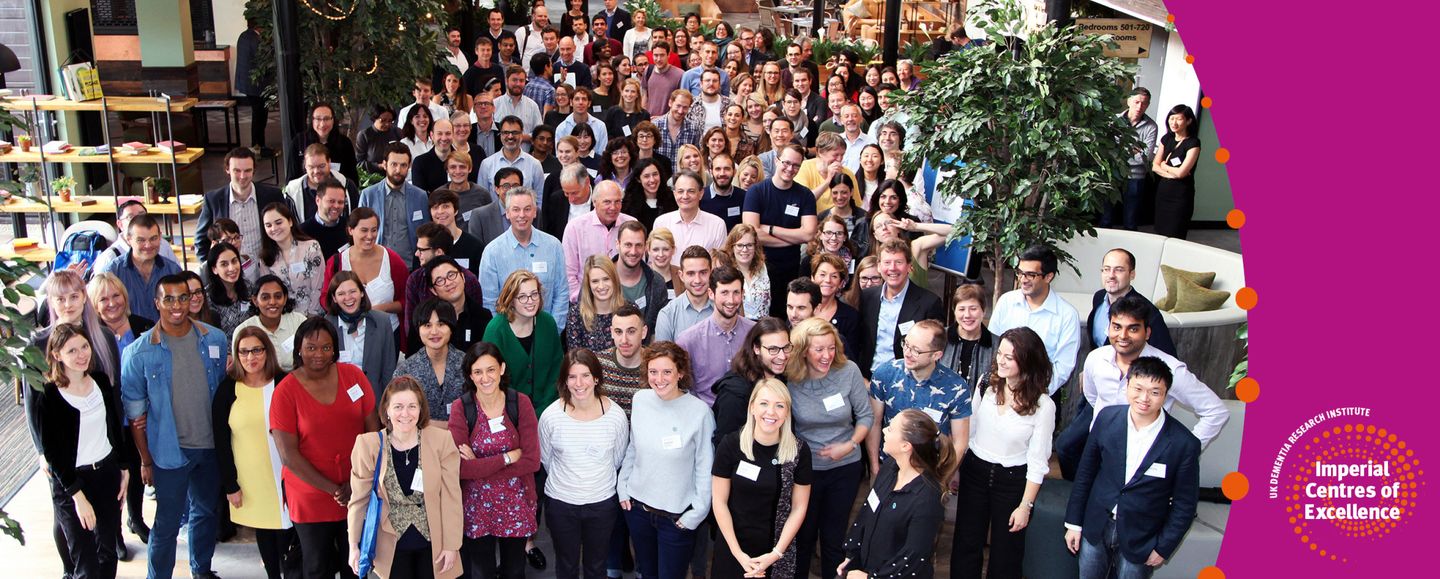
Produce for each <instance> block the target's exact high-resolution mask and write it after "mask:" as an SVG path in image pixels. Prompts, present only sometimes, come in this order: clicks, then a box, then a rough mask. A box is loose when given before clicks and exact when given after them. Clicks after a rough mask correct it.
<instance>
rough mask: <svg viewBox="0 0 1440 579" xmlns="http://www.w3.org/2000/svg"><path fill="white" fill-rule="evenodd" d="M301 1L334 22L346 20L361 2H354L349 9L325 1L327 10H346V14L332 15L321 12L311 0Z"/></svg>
mask: <svg viewBox="0 0 1440 579" xmlns="http://www.w3.org/2000/svg"><path fill="white" fill-rule="evenodd" d="M280 1H282V2H283V1H284V0H280ZM300 2H301V3H303V4H305V8H307V9H309V10H310V11H311V12H313V13H315V15H316V16H319V17H321V18H324V19H326V20H330V21H332V22H339V21H341V20H345V19H347V18H349V17H350V15H351V14H354V13H355V7H356V6H359V4H360V3H359V2H358V1H357V2H355V3H353V4H351V5H350V9H349V10H341V9H340V8H338V7H336V6H335V5H334V4H333V3H330V2H326V3H325V8H326V9H327V11H330V10H333V11H334V12H335V13H337V14H338V13H340V12H344V14H339V15H338V16H332V15H330V14H326V13H325V12H321V11H319V10H316V9H315V7H314V6H312V5H311V4H310V0H300Z"/></svg>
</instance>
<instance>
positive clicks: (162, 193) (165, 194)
mask: <svg viewBox="0 0 1440 579" xmlns="http://www.w3.org/2000/svg"><path fill="white" fill-rule="evenodd" d="M170 185H171V183H170V179H167V178H165V177H146V178H145V180H144V181H142V182H141V186H142V187H143V188H144V191H145V202H146V203H166V202H169V201H170V191H171V187H170Z"/></svg>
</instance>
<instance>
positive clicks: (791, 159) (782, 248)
mask: <svg viewBox="0 0 1440 579" xmlns="http://www.w3.org/2000/svg"><path fill="white" fill-rule="evenodd" d="M686 94H689V93H686ZM804 160H805V151H804V149H801V148H800V146H799V145H794V144H792V145H789V146H787V147H786V148H785V149H784V150H782V151H780V152H779V154H778V155H777V156H776V165H777V167H776V171H775V173H774V176H773V177H771V178H770V179H767V180H765V181H761V182H759V183H756V184H754V185H751V186H750V190H749V191H746V192H745V206H744V211H742V212H741V218H742V219H743V221H744V222H745V224H746V225H749V226H751V227H754V228H755V230H756V231H757V232H759V235H758V236H757V237H758V239H757V240H756V241H757V242H758V243H759V244H760V245H761V246H762V247H764V248H765V265H766V268H767V269H768V270H769V272H770V287H787V286H789V284H790V280H792V279H795V278H796V277H799V274H800V246H801V245H804V244H805V243H806V242H808V241H810V240H811V239H814V238H815V231H816V230H818V229H819V227H820V226H819V223H820V222H819V220H818V219H817V218H816V214H815V194H814V193H811V192H810V189H809V188H807V187H805V186H804V185H801V184H799V183H796V182H795V174H796V173H797V172H799V171H800V163H802V162H804ZM752 313H754V314H758V313H761V312H752ZM770 315H772V316H775V317H777V318H782V319H783V318H784V317H785V303H784V302H783V301H781V300H771V303H770Z"/></svg>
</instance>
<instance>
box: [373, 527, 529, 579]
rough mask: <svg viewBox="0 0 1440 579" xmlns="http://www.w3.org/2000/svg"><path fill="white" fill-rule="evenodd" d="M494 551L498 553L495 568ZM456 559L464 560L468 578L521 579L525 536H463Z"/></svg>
mask: <svg viewBox="0 0 1440 579" xmlns="http://www.w3.org/2000/svg"><path fill="white" fill-rule="evenodd" d="M497 550H498V551H499V552H500V561H499V564H498V565H497V564H496V561H495V552H496V551H497ZM460 558H461V559H463V560H464V564H465V576H466V577H469V578H470V579H495V578H497V577H500V578H503V579H522V578H523V577H525V537H489V536H486V537H479V538H475V539H471V538H469V537H466V538H465V541H464V542H463V543H461V544H460ZM391 576H392V577H394V576H395V575H394V574H392V575H391Z"/></svg>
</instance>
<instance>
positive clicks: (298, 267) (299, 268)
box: [290, 263, 305, 273]
mask: <svg viewBox="0 0 1440 579" xmlns="http://www.w3.org/2000/svg"><path fill="white" fill-rule="evenodd" d="M290 273H305V264H304V263H292V264H290Z"/></svg>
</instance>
